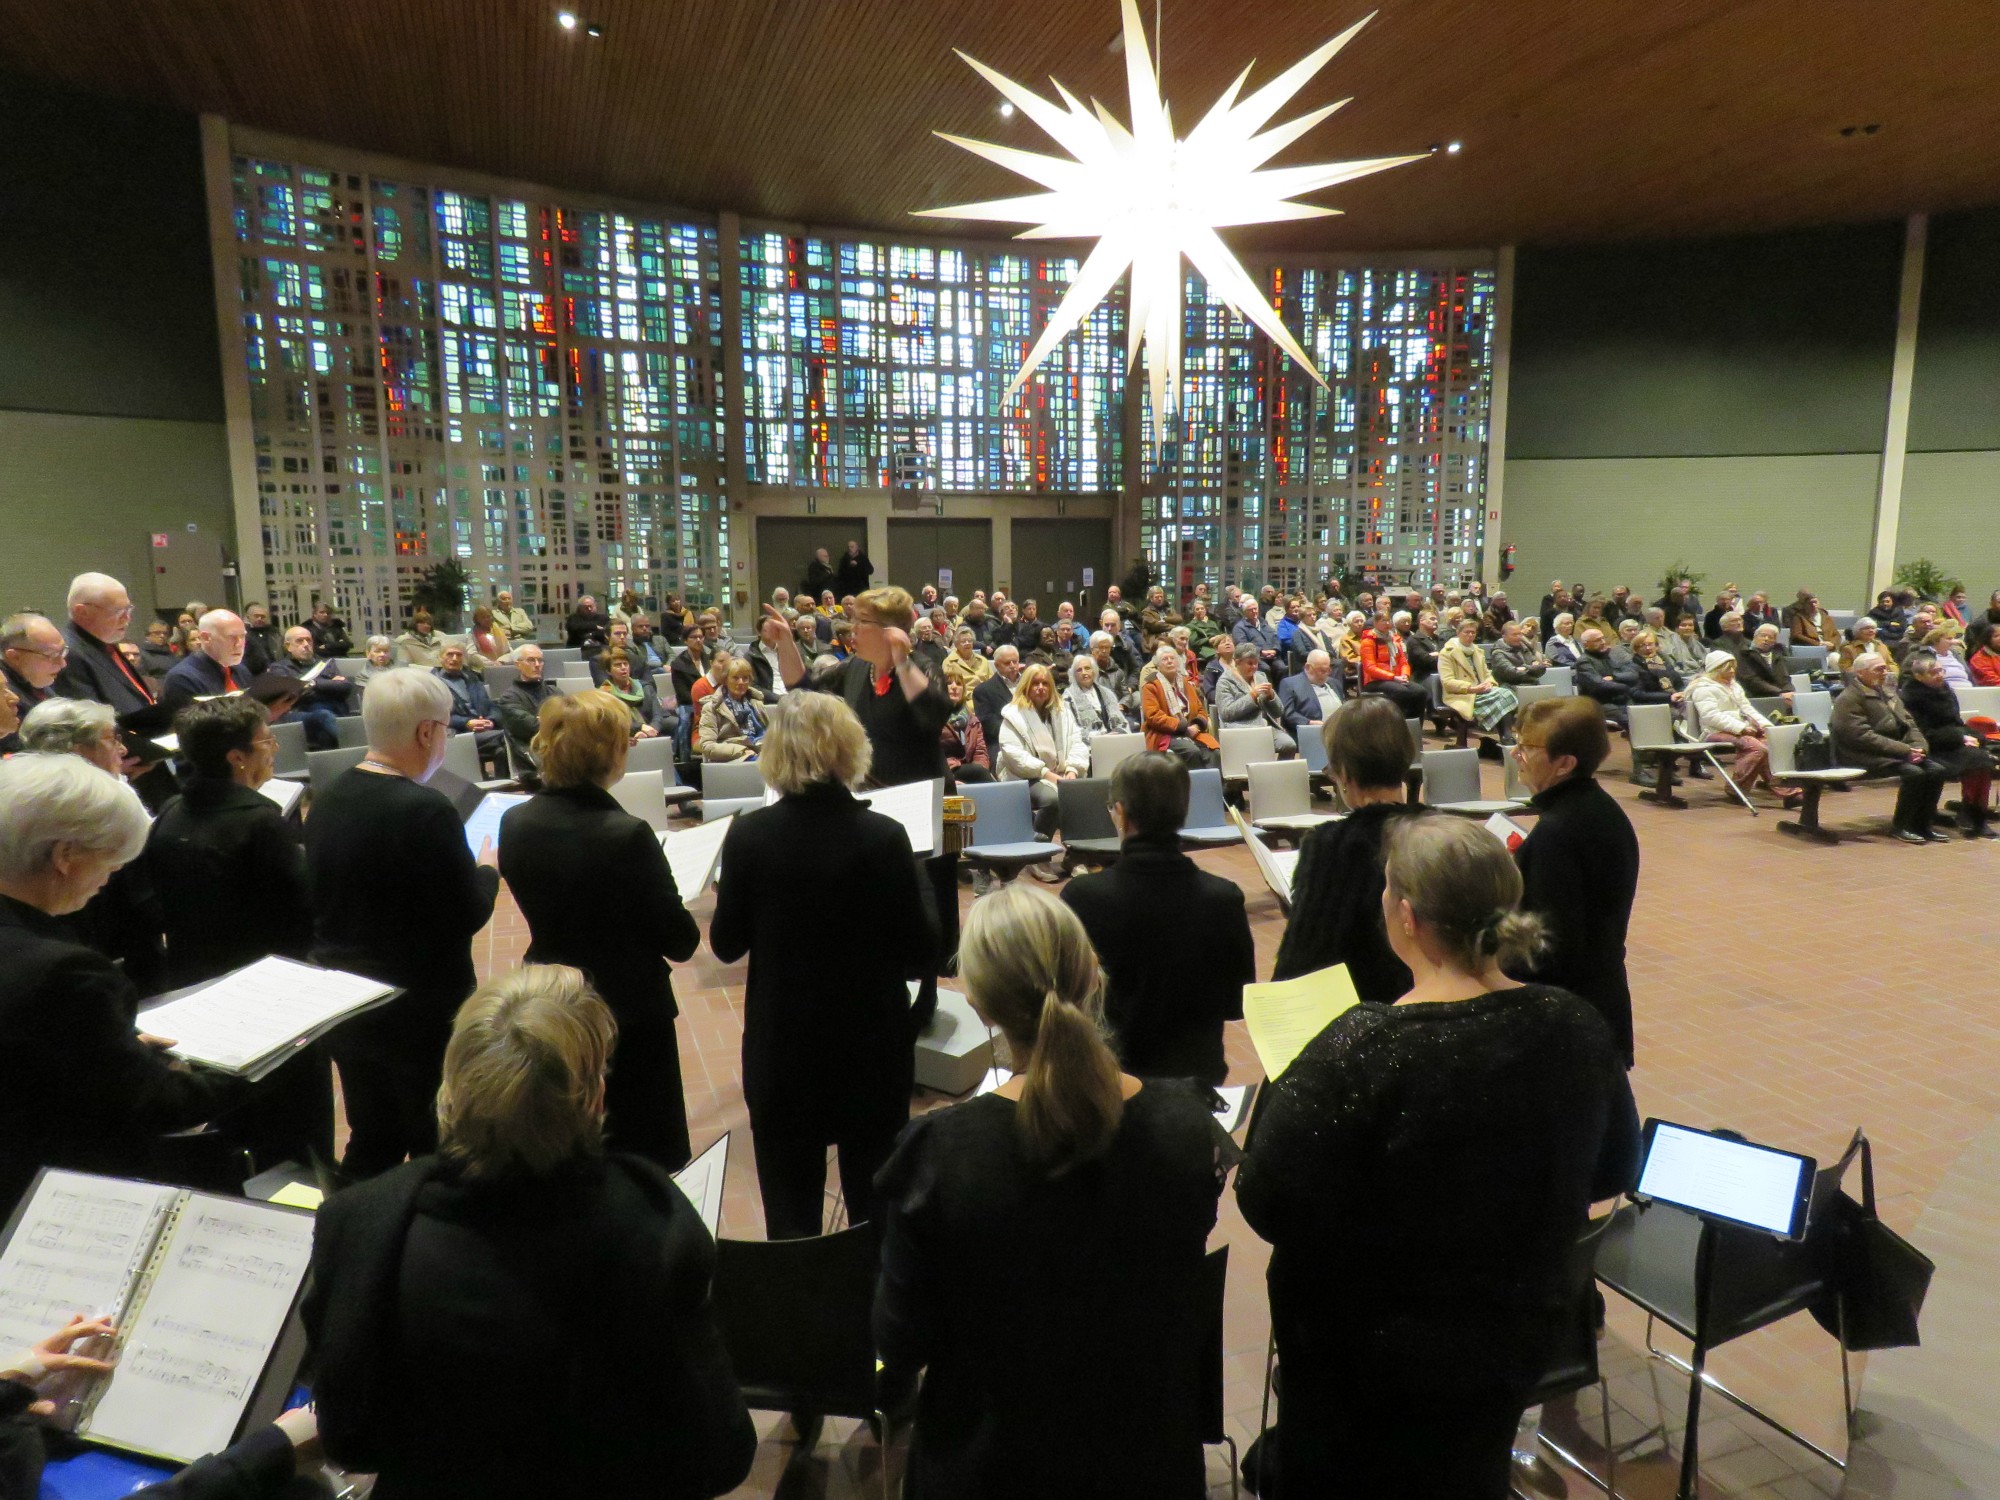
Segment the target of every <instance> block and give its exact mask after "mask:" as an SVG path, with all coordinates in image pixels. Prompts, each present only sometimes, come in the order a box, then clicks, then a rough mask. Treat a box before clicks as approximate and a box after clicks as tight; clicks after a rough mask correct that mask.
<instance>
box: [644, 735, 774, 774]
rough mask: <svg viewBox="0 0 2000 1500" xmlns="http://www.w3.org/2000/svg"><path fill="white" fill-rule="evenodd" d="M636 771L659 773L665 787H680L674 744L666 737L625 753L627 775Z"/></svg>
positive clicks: (651, 740)
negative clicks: (675, 776) (676, 778)
mask: <svg viewBox="0 0 2000 1500" xmlns="http://www.w3.org/2000/svg"><path fill="white" fill-rule="evenodd" d="M753 764H754V762H753ZM634 771H658V772H660V773H661V779H662V781H663V783H664V784H665V785H667V786H678V785H679V784H680V783H679V782H677V781H675V780H674V742H673V741H672V740H671V739H669V738H667V736H665V735H661V736H659V738H657V739H650V740H641V741H639V743H638V744H636V745H634V746H633V747H632V748H631V749H629V750H627V751H626V752H625V774H626V775H627V776H630V775H631V774H632V773H633V772H634ZM759 779H760V780H761V777H760V778H759Z"/></svg>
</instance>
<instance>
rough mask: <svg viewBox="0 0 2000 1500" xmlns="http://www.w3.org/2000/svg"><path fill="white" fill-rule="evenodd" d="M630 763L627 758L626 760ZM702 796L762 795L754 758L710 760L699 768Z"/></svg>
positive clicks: (760, 777) (762, 784)
mask: <svg viewBox="0 0 2000 1500" xmlns="http://www.w3.org/2000/svg"><path fill="white" fill-rule="evenodd" d="M626 764H627V765H630V764H631V762H630V761H629V760H627V761H626ZM701 794H702V796H704V797H730V798H736V797H762V796H763V795H764V773H763V771H762V770H760V769H759V768H758V765H757V762H756V761H754V760H712V761H708V762H706V763H704V764H703V766H702V768H701Z"/></svg>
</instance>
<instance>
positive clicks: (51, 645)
mask: <svg viewBox="0 0 2000 1500" xmlns="http://www.w3.org/2000/svg"><path fill="white" fill-rule="evenodd" d="M68 652H69V645H68V643H67V642H66V641H64V639H63V634H62V632H61V631H60V630H58V629H56V626H55V622H54V621H53V620H50V619H47V618H45V617H44V616H42V615H34V614H19V615H14V616H11V617H10V618H9V619H8V620H7V622H6V623H5V624H4V625H0V679H4V681H5V682H6V684H7V687H8V689H9V690H10V691H11V692H12V693H13V694H14V698H15V700H16V702H15V708H16V712H17V713H18V714H19V716H20V717H21V718H23V719H25V718H27V717H28V714H29V712H30V711H31V710H33V709H34V707H35V706H36V705H37V704H39V703H46V702H48V700H49V699H51V698H55V697H59V696H61V694H60V693H59V691H58V686H59V683H58V679H60V678H61V676H62V672H63V663H64V662H65V661H66V660H67V659H68ZM20 738H21V737H20V734H19V732H18V731H17V732H15V733H13V734H8V735H4V736H0V755H12V754H13V753H14V752H15V751H16V750H18V749H20Z"/></svg>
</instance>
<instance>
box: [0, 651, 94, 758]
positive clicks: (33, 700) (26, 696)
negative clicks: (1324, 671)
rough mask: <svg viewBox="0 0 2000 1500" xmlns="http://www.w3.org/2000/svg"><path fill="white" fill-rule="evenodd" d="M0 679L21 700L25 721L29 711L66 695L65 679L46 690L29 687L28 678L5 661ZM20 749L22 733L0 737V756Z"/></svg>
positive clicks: (72, 695) (21, 710) (21, 709)
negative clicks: (64, 692)
mask: <svg viewBox="0 0 2000 1500" xmlns="http://www.w3.org/2000/svg"><path fill="white" fill-rule="evenodd" d="M0 679H5V681H6V683H7V687H8V689H9V690H10V691H11V692H12V693H13V694H14V697H15V698H16V699H17V700H19V705H20V714H21V717H22V718H24V719H25V718H27V717H28V711H29V710H30V709H32V708H34V707H35V706H36V705H38V704H42V703H46V702H48V700H49V699H51V698H59V697H62V696H63V695H64V694H63V687H64V680H63V678H61V677H57V678H56V680H55V681H54V682H53V683H51V684H49V686H48V687H46V688H41V689H36V688H32V687H30V686H28V681H27V679H26V678H24V677H23V676H21V674H20V673H19V672H16V671H15V670H14V669H13V668H12V667H10V666H8V665H7V664H6V663H5V662H3V661H0ZM69 696H71V697H76V696H79V695H78V694H75V693H71V694H69ZM20 748H21V735H20V731H18V730H16V731H15V732H14V733H13V734H9V735H0V755H12V754H13V753H14V752H15V751H16V750H19V749H20Z"/></svg>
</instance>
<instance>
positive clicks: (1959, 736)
mask: <svg viewBox="0 0 2000 1500" xmlns="http://www.w3.org/2000/svg"><path fill="white" fill-rule="evenodd" d="M1896 696H1897V697H1899V698H1901V699H1902V700H1903V707H1905V708H1907V709H1908V710H1909V711H1910V717H1911V718H1913V719H1915V720H1916V721H1917V728H1919V729H1921V730H1922V731H1923V732H1924V739H1925V740H1926V741H1928V742H1929V744H1930V747H1931V754H1933V755H1960V754H1963V753H1964V752H1965V751H1966V750H1968V749H1970V748H1972V747H1970V746H1968V745H1967V744H1966V743H1965V739H1966V736H1967V735H1970V734H1972V731H1971V730H1970V729H1968V728H1967V727H1966V723H1965V715H1964V714H1963V713H1962V712H1961V711H1960V709H1959V706H1958V694H1956V693H1954V692H1953V691H1952V690H1951V685H1950V684H1949V683H1943V682H1941V683H1939V684H1938V685H1937V686H1936V687H1931V686H1929V685H1928V684H1926V683H1922V682H1919V681H1917V679H1916V678H1915V677H1912V676H1905V677H1904V678H1903V680H1902V682H1901V683H1900V684H1899V685H1898V686H1897V688H1896ZM1975 738H1976V736H1975Z"/></svg>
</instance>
